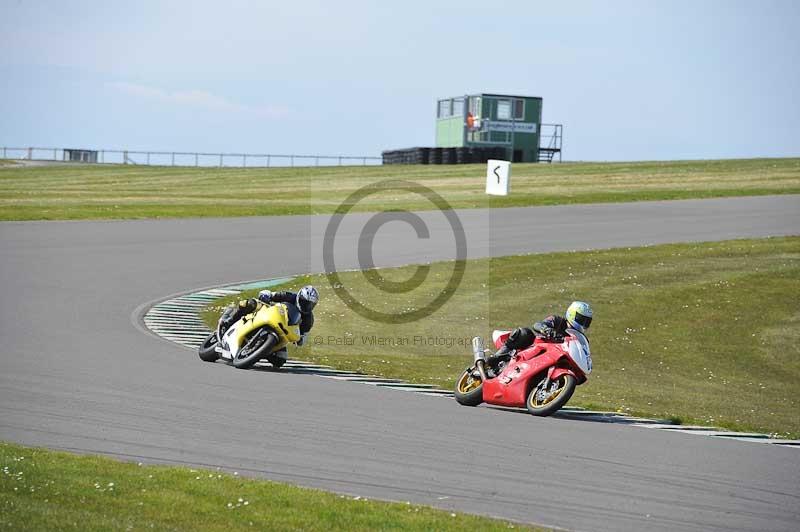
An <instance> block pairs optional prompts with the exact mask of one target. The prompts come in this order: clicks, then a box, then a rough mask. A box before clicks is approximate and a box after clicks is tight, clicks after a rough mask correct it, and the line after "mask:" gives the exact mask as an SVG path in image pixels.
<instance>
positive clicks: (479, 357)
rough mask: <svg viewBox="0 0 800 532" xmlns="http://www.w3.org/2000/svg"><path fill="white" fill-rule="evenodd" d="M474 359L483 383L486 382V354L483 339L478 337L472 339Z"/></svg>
mask: <svg viewBox="0 0 800 532" xmlns="http://www.w3.org/2000/svg"><path fill="white" fill-rule="evenodd" d="M472 357H473V358H474V360H475V367H476V368H478V373H480V374H481V381H482V382H486V380H487V377H486V354H485V353H484V346H483V338H481V337H480V336H476V337H474V338H473V339H472Z"/></svg>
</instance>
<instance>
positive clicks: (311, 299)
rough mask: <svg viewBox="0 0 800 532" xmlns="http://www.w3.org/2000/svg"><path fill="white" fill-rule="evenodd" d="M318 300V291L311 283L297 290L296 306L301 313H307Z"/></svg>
mask: <svg viewBox="0 0 800 532" xmlns="http://www.w3.org/2000/svg"><path fill="white" fill-rule="evenodd" d="M317 302H319V293H317V289H316V288H314V287H313V286H311V285H306V286H304V287H303V288H301V289H300V291H299V292H297V308H299V309H300V312H302V313H303V314H308V313H309V312H311V311H312V310H314V307H315V306H317Z"/></svg>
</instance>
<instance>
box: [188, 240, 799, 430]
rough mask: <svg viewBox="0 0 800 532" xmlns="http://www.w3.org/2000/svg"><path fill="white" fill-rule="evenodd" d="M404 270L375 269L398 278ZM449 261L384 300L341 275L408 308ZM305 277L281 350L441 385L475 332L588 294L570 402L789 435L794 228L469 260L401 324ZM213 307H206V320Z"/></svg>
mask: <svg viewBox="0 0 800 532" xmlns="http://www.w3.org/2000/svg"><path fill="white" fill-rule="evenodd" d="M415 268H416V267H415V266H409V267H404V268H395V269H387V270H380V273H381V275H382V276H384V277H385V278H387V279H390V280H394V281H399V280H402V279H408V278H409V277H410V276H411V274H412V273H413V271H414V269H415ZM452 268H453V263H451V262H445V263H437V264H434V265H433V267H432V269H431V272H430V275H429V277H428V280H426V282H425V283H423V285H422V286H421V287H420V288H418V289H417V290H415V291H414V292H411V293H409V295H402V296H400V295H397V296H387V294H386V293H384V292H381V291H379V290H378V289H377V288H375V287H373V286H372V285H371V284H370V283H368V282H367V281H366V280H365V279H364V276H363V275H362V274H361V273H360V272H347V273H344V274H341V279H342V283H343V285H344V286H345V287H347V289H348V290H349V291H350V292H351V293H352V294H353V295H354V296H355V297H356V299H357V300H358V301H361V302H363V303H364V304H366V305H367V306H370V307H372V308H377V309H379V310H382V311H386V312H392V311H397V310H400V311H406V310H408V309H413V308H419V307H422V306H424V305H425V304H427V303H428V302H429V301H430V300H431V299H432V297H433V295H434V294H436V293H438V292H439V290H440V289H441V288H442V287H443V286H444V285H445V283H446V280H447V279H448V278H449V276H450V272H451V271H452ZM306 282H313V283H314V284H315V285H316V286H317V287H318V288H319V289H320V292H321V297H322V301H321V303H320V305H319V307H318V311H317V313H316V316H317V320H316V324H315V327H314V330H313V331H312V335H311V340H312V342H311V343H312V345H310V346H307V347H303V348H294V350H292V351H291V352H290V357H292V358H297V359H301V360H306V361H312V362H318V363H323V364H329V365H332V366H335V367H339V368H343V369H348V370H356V371H360V372H364V373H370V374H375V375H383V376H387V377H395V378H401V379H406V380H409V381H412V382H420V383H431V384H437V385H440V386H442V387H446V388H450V387H451V386H452V385H453V383H454V380H455V379H456V377H457V376H458V375H459V374H460V372H461V371H462V370H463V369H464V368H465V367H466V366H467V365H469V364H470V363H471V360H472V358H471V351H470V347H469V344H468V342H469V339H470V338H471V337H472V336H473V335H476V334H480V335H482V336H484V338H486V339H487V341H490V335H491V331H492V330H493V329H494V328H511V327H514V326H518V325H530V324H531V323H532V322H533V321H536V320H538V319H540V318H542V317H544V316H546V315H547V314H550V313H557V312H561V313H563V312H564V310H565V308H566V306H567V305H568V304H569V302H570V301H572V300H573V299H585V300H587V301H590V302H591V303H592V305H593V307H594V309H595V321H594V323H593V325H592V330H591V331H590V334H589V338H590V340H591V344H592V352H593V358H594V367H595V370H594V373H593V374H592V376H591V378H590V380H589V382H588V383H587V384H586V385H584V386H580V387H578V389H577V391H576V393H575V395H574V396H573V399H572V400H571V401H570V404H572V405H581V406H586V407H591V408H601V409H610V410H620V411H623V412H628V413H633V414H641V415H647V416H654V417H659V418H675V419H679V420H682V421H683V422H684V423H698V424H706V425H715V426H721V427H727V428H732V429H738V430H755V431H760V432H768V433H776V434H780V435H784V436H790V437H800V416H799V415H798V411H800V384H799V383H800V298H798V294H800V238H798V237H794V238H773V239H764V240H734V241H727V242H716V243H706V244H680V245H661V246H654V247H643V248H627V249H614V250H605V251H591V252H580V253H554V254H547V255H526V256H517V257H501V258H493V259H486V260H477V261H471V262H469V263H468V266H467V269H466V273H465V277H464V280H463V282H462V283H461V287H460V288H459V289H458V290H457V291H456V293H455V295H454V297H453V298H452V299H451V300H450V301H449V302H448V303H447V304H446V305H445V306H444V307H442V308H441V309H440V310H439V311H437V312H435V313H433V314H431V315H430V316H429V317H428V318H425V319H423V320H420V321H417V322H414V323H410V324H398V323H395V324H382V323H376V322H373V321H370V320H367V319H364V318H362V317H361V316H359V315H357V314H356V313H354V312H353V311H351V310H350V309H349V308H347V307H345V306H344V305H343V304H342V303H341V302H340V301H339V300H338V298H337V297H336V295H335V294H334V293H333V291H332V289H331V288H330V286H329V284H328V282H327V280H326V279H325V278H324V277H321V276H315V277H311V278H308V277H304V278H299V279H297V280H295V281H293V283H292V286H299V285H301V284H304V283H306ZM219 310H220V306H219V305H214V306H212V307H210V308H209V309H208V310H207V311H206V312H205V314H204V319H205V321H206V323H207V324H209V325H210V326H213V325H214V324H215V323H216V318H217V317H218V315H219ZM429 337H432V338H443V339H444V340H442V341H438V340H428V338H429ZM375 338H383V339H384V340H382V345H381V341H380V340H379V341H376V340H375ZM437 342H438V344H439V345H435V344H437ZM448 342H452V345H450V344H448ZM314 344H316V345H314ZM198 363H200V361H199V360H198ZM453 408H457V406H456V405H455V402H454V403H453Z"/></svg>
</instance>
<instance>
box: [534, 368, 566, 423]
mask: <svg viewBox="0 0 800 532" xmlns="http://www.w3.org/2000/svg"><path fill="white" fill-rule="evenodd" d="M574 391H575V377H573V376H572V375H570V374H569V373H564V374H562V375H561V376H559V377H558V378H557V379H556V380H553V381H550V383H549V384H548V385H547V386H546V387H545V386H544V379H542V381H541V382H540V383H539V384H537V385H536V386H534V387H533V389H532V390H531V393H529V394H528V400H527V401H526V402H525V406H527V407H528V412H530V413H531V414H533V415H534V416H549V415H552V414H554V413H555V412H556V411H557V410H558V409H559V408H561V407H562V406H564V405H565V404H567V401H569V398H570V397H572V393H573V392H574Z"/></svg>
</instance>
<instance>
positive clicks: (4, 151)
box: [3, 146, 6, 159]
mask: <svg viewBox="0 0 800 532" xmlns="http://www.w3.org/2000/svg"><path fill="white" fill-rule="evenodd" d="M5 158H6V147H5V146H3V159H5Z"/></svg>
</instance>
